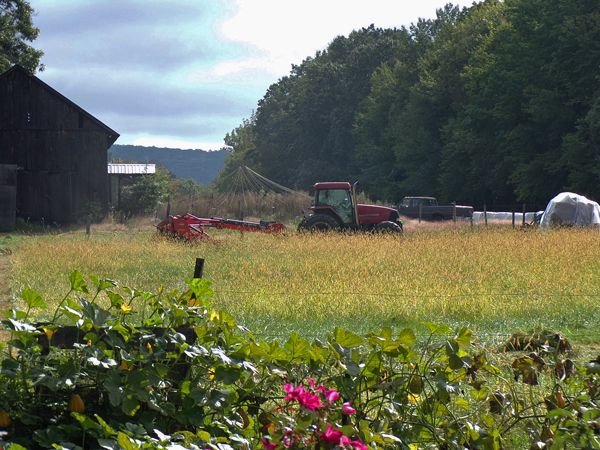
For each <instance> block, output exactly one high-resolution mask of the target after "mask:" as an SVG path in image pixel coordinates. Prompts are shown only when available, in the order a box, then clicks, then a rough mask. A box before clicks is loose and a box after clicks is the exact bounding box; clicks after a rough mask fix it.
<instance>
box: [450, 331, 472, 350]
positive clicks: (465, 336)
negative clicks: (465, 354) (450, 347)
mask: <svg viewBox="0 0 600 450" xmlns="http://www.w3.org/2000/svg"><path fill="white" fill-rule="evenodd" d="M472 339H473V332H472V331H471V330H470V329H469V328H467V327H463V328H461V330H460V331H459V332H458V336H456V337H455V338H454V340H455V341H456V342H457V343H458V345H459V346H460V347H461V348H465V347H467V348H468V347H469V346H470V345H471V340H472Z"/></svg>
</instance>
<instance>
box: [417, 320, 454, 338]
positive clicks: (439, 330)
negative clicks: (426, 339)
mask: <svg viewBox="0 0 600 450" xmlns="http://www.w3.org/2000/svg"><path fill="white" fill-rule="evenodd" d="M423 325H425V326H426V327H427V329H428V330H429V332H430V333H431V334H437V335H441V336H447V335H449V334H450V333H452V328H450V327H449V326H447V325H440V324H437V323H433V322H423Z"/></svg>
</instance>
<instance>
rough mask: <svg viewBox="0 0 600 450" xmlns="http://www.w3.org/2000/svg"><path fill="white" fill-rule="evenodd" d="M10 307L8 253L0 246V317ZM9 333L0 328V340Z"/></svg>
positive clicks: (5, 338)
mask: <svg viewBox="0 0 600 450" xmlns="http://www.w3.org/2000/svg"><path fill="white" fill-rule="evenodd" d="M11 307H12V304H11V295H10V263H9V260H8V255H7V254H6V252H3V251H2V249H1V248H0V318H2V319H4V318H5V316H6V311H8V310H9V309H10V308H11ZM9 336H10V334H9V333H7V332H6V331H4V330H2V329H0V341H6V340H7V339H8V338H9Z"/></svg>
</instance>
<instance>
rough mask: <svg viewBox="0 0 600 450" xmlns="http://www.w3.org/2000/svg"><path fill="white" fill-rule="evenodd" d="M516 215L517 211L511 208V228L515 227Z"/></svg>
mask: <svg viewBox="0 0 600 450" xmlns="http://www.w3.org/2000/svg"><path fill="white" fill-rule="evenodd" d="M516 215H517V213H516V212H515V208H513V211H512V227H513V229H514V228H515V219H516Z"/></svg>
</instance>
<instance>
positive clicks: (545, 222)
mask: <svg viewBox="0 0 600 450" xmlns="http://www.w3.org/2000/svg"><path fill="white" fill-rule="evenodd" d="M561 225H563V226H564V225H579V226H589V225H596V226H600V205H598V203H597V202H595V201H593V200H590V199H588V198H585V197H584V196H583V195H578V194H573V193H572V192H561V193H560V194H558V195H557V196H556V197H554V198H553V199H552V200H550V202H549V203H548V206H546V210H545V211H544V215H543V216H542V220H541V222H540V226H541V227H542V228H550V227H553V226H561Z"/></svg>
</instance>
